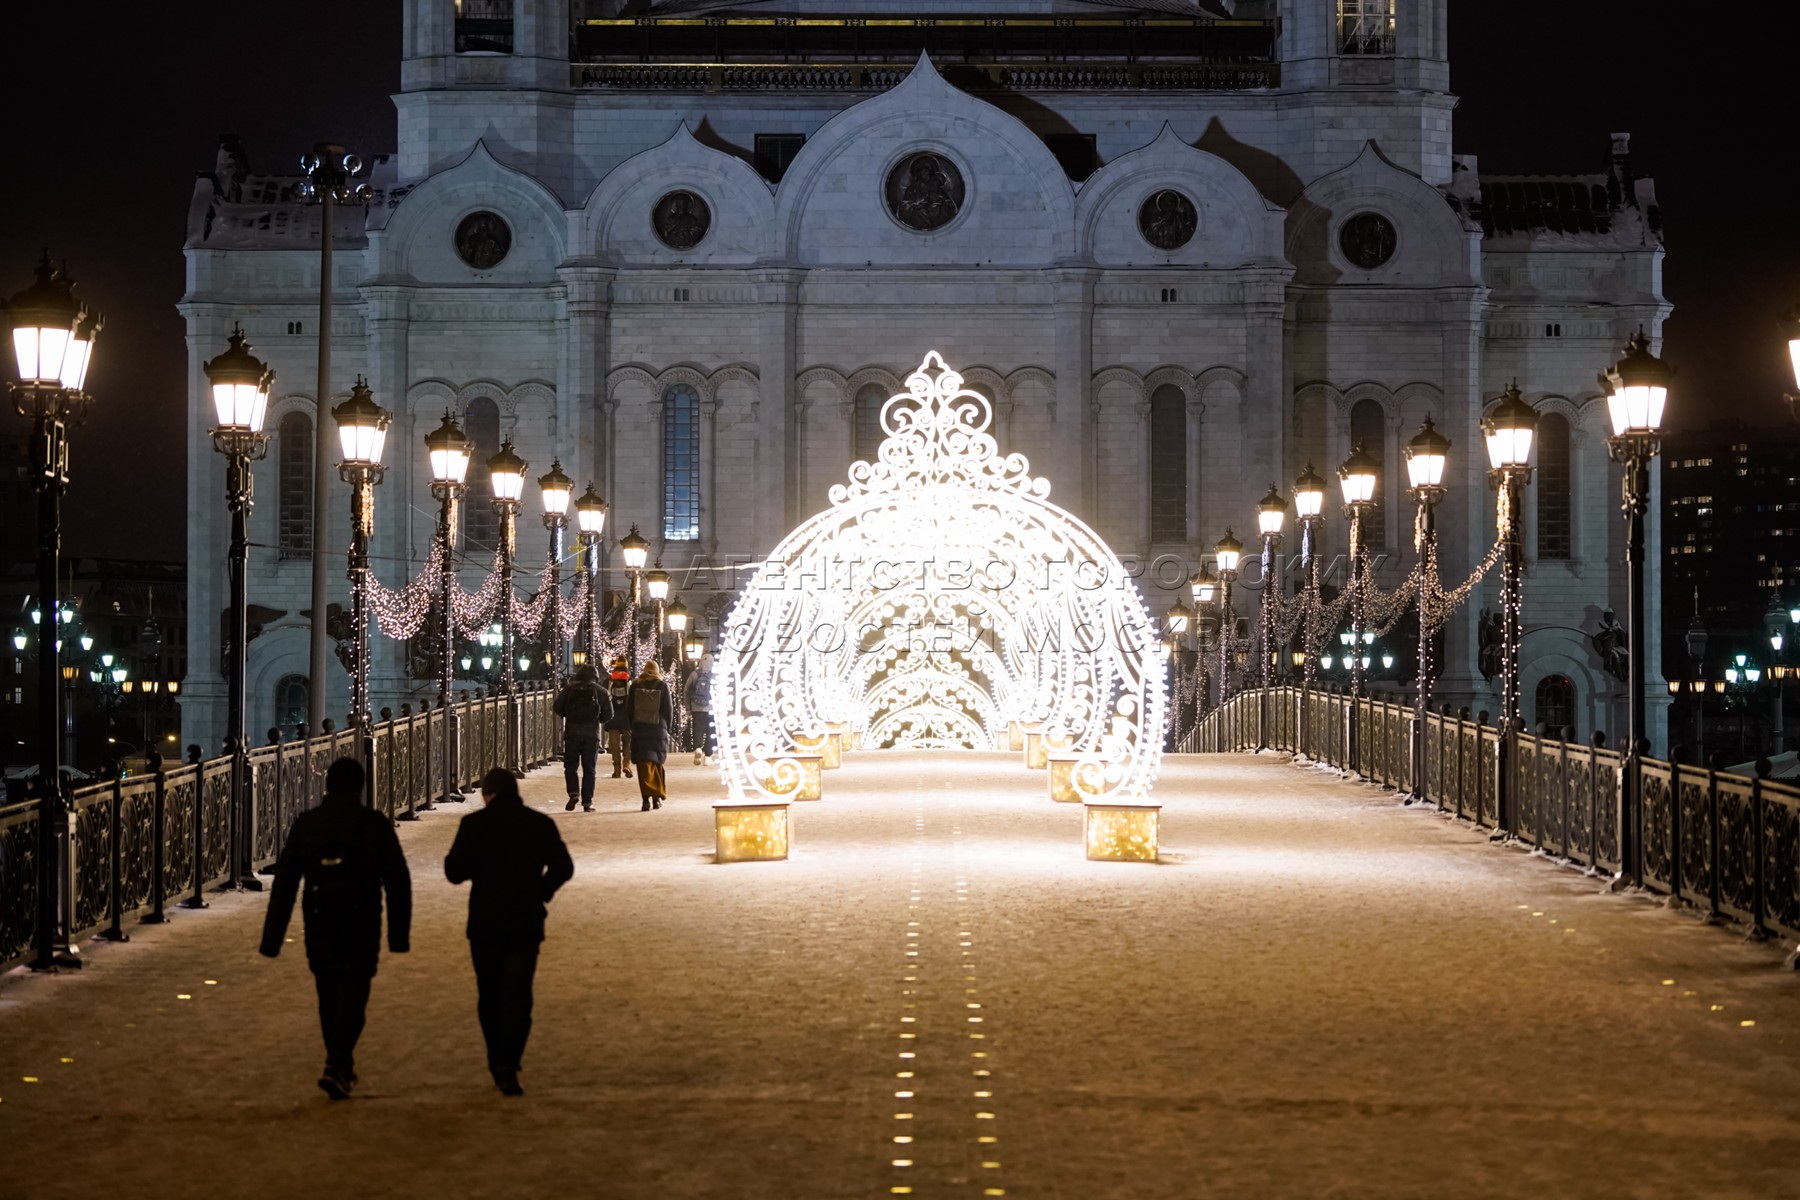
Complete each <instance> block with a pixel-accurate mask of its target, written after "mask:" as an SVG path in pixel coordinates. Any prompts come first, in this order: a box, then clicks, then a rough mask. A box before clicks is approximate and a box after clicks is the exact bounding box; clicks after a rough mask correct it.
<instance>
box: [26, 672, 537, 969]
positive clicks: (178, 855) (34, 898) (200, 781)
mask: <svg viewBox="0 0 1800 1200" xmlns="http://www.w3.org/2000/svg"><path fill="white" fill-rule="evenodd" d="M554 701H555V697H554V695H553V694H552V693H551V692H550V691H549V689H548V688H547V687H546V686H543V685H535V684H534V685H526V686H524V687H522V688H521V689H520V690H519V692H518V693H516V694H515V695H512V696H504V695H503V696H479V695H476V696H469V695H464V696H462V697H460V698H458V699H457V700H456V701H455V702H454V703H453V704H451V705H449V706H447V707H440V708H436V709H426V710H424V711H421V712H418V713H410V714H407V715H403V716H398V717H391V718H388V719H385V720H381V721H376V722H374V723H373V724H372V725H371V726H370V729H369V736H368V739H367V742H366V744H365V741H364V739H363V737H362V736H361V735H360V733H359V732H358V731H357V730H356V729H354V728H351V729H340V730H336V731H333V732H329V733H320V734H318V735H316V736H313V737H309V738H304V739H301V740H297V741H292V742H284V743H279V744H273V745H267V746H259V747H257V748H255V749H253V750H251V751H250V752H249V753H248V754H247V755H246V756H245V760H246V769H247V771H248V786H247V788H246V791H247V803H246V805H245V811H244V812H242V813H239V814H237V816H238V818H239V820H238V822H237V829H236V838H237V847H238V848H237V857H238V858H239V871H241V872H244V873H249V872H253V871H256V870H259V869H262V868H266V867H268V866H269V865H271V864H272V863H273V862H274V861H275V858H276V856H277V855H278V854H279V853H280V850H281V846H282V844H283V843H284V842H285V841H286V840H287V835H288V831H289V830H290V829H292V828H293V824H294V819H295V818H296V817H298V816H299V815H300V814H301V813H302V812H305V811H306V810H307V809H309V808H312V807H313V806H314V805H316V804H318V802H319V799H320V797H321V796H322V795H323V794H324V791H325V772H326V769H327V768H329V767H330V765H331V763H332V762H333V761H334V760H336V759H339V758H353V759H355V760H357V761H358V762H361V763H363V765H364V766H365V767H366V768H368V771H369V790H368V797H369V802H370V804H371V806H372V807H374V808H377V809H379V810H380V811H381V812H382V813H384V814H385V815H386V816H387V817H388V818H389V819H390V820H406V819H409V818H410V817H411V816H413V815H414V814H415V813H417V812H418V811H419V810H420V809H425V808H429V807H431V804H432V801H433V799H434V798H436V797H439V796H445V795H453V794H456V793H459V792H461V791H464V790H466V789H469V788H472V787H473V786H474V784H475V783H476V782H477V781H479V780H480V778H481V776H482V774H483V773H484V772H485V771H486V770H487V769H488V768H489V767H493V766H507V767H516V768H518V769H520V770H529V769H531V768H532V767H536V766H539V765H541V764H543V763H545V762H548V761H550V760H551V759H552V758H554V757H555V756H556V755H557V753H558V752H559V745H558V742H559V740H560V739H559V737H558V733H559V729H558V724H557V721H556V718H555V715H554V714H553V712H552V711H551V706H552V704H553V703H554ZM446 739H450V740H451V741H452V744H453V745H455V746H457V747H459V748H460V753H458V754H457V755H455V756H453V758H454V762H453V764H452V766H451V768H450V771H451V778H450V779H449V780H448V781H446V779H445V765H444V754H443V749H444V743H445V740H446ZM233 767H234V760H233V758H232V756H231V755H229V754H226V755H221V756H219V757H217V758H212V759H207V760H205V761H202V762H191V763H182V764H179V765H175V764H171V765H168V766H161V765H159V766H158V768H157V769H156V770H154V771H152V772H151V773H150V774H147V775H138V776H132V777H130V778H126V779H115V780H106V781H104V782H100V783H94V784H89V785H87V786H85V787H80V788H76V789H75V790H74V791H73V792H72V793H70V794H69V795H68V797H67V799H66V806H67V816H68V832H67V836H66V838H64V837H62V836H61V835H60V826H61V824H62V822H61V821H60V819H58V820H54V821H52V822H51V828H50V829H49V830H46V828H45V812H44V805H43V802H42V801H41V800H39V799H36V798H33V799H28V800H24V801H19V802H13V803H0V970H6V969H8V968H10V967H13V966H16V965H18V964H19V963H21V962H25V961H28V960H30V959H32V958H33V957H35V956H36V953H37V950H38V947H39V934H40V932H41V928H40V922H41V921H42V920H43V919H44V915H45V910H44V906H43V896H44V894H45V889H50V891H51V894H52V895H54V896H55V897H56V902H55V906H54V907H55V912H56V915H57V918H58V919H59V921H61V922H63V923H65V924H66V927H67V929H68V931H69V937H70V940H71V941H73V940H77V939H80V938H83V937H86V936H88V935H90V934H94V933H99V932H102V931H105V932H106V933H111V934H115V935H116V934H117V933H118V932H119V931H120V925H121V922H122V921H124V919H125V918H127V917H133V916H141V917H144V918H145V919H149V920H161V919H163V916H164V910H165V908H166V907H167V906H168V905H171V904H174V903H176V902H178V901H182V900H184V899H185V900H187V901H189V902H194V901H198V900H200V898H201V897H202V896H203V895H204V894H205V892H206V890H207V889H208V888H211V887H215V886H217V885H219V884H222V883H225V882H226V881H228V880H229V879H231V878H232V876H233V869H232V858H233V848H232V842H233V833H234V829H233V825H234V822H233V815H234V814H233V812H232V786H231V784H232V774H233Z"/></svg>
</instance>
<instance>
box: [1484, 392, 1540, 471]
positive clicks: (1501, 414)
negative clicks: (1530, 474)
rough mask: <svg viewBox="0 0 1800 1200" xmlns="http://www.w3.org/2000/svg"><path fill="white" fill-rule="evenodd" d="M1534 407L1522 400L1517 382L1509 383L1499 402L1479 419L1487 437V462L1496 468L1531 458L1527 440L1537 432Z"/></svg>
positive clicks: (1510, 466)
mask: <svg viewBox="0 0 1800 1200" xmlns="http://www.w3.org/2000/svg"><path fill="white" fill-rule="evenodd" d="M1537 427H1538V415H1537V409H1535V408H1533V407H1531V405H1529V404H1527V403H1525V397H1524V396H1522V395H1520V393H1519V385H1518V384H1517V383H1513V384H1511V385H1510V386H1509V387H1508V388H1507V389H1506V390H1505V391H1504V392H1502V393H1501V394H1500V402H1499V403H1498V404H1496V405H1494V409H1493V411H1492V412H1490V413H1488V415H1487V416H1485V417H1483V418H1482V420H1481V435H1482V437H1484V438H1486V439H1487V452H1488V465H1489V466H1491V467H1493V468H1494V470H1496V471H1504V470H1509V469H1512V468H1517V467H1523V466H1526V465H1527V464H1529V463H1530V462H1531V442H1532V439H1533V438H1534V437H1535V436H1536V435H1537Z"/></svg>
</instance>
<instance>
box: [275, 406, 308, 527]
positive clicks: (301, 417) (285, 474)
mask: <svg viewBox="0 0 1800 1200" xmlns="http://www.w3.org/2000/svg"><path fill="white" fill-rule="evenodd" d="M275 442H276V446H275V454H276V459H275V513H276V520H275V524H276V530H275V544H276V553H277V554H279V555H280V556H281V557H282V558H305V557H306V556H307V555H309V554H311V553H312V468H313V423H312V418H311V417H309V416H307V415H306V414H305V413H303V412H291V413H288V414H287V415H286V416H284V417H282V418H281V424H280V425H278V426H277V427H276V437H275Z"/></svg>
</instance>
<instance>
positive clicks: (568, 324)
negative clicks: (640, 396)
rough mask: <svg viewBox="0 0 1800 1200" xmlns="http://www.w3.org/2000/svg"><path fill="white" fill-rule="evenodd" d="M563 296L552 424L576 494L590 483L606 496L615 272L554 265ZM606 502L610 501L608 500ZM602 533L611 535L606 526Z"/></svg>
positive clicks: (590, 266)
mask: <svg viewBox="0 0 1800 1200" xmlns="http://www.w3.org/2000/svg"><path fill="white" fill-rule="evenodd" d="M556 274H557V277H558V278H560V279H561V280H562V285H563V297H562V313H561V317H560V322H559V323H560V325H561V328H562V357H561V362H560V364H559V366H560V370H559V374H558V377H557V384H556V423H557V429H558V432H559V433H560V434H562V435H563V437H564V444H565V445H566V446H568V447H570V454H569V457H568V459H567V460H566V462H567V465H568V471H569V474H570V475H572V476H573V477H574V478H575V492H576V494H577V495H580V494H581V491H582V490H583V489H584V488H585V487H586V486H587V485H588V484H589V483H592V484H593V485H594V490H595V491H596V492H598V493H599V494H600V495H602V496H606V495H607V493H608V488H609V486H610V481H611V475H610V473H609V470H608V468H609V467H610V465H611V463H610V459H609V450H610V442H611V437H610V434H611V429H610V428H609V425H608V422H607V417H606V412H605V406H606V401H607V396H606V374H607V371H608V369H609V368H610V365H611V364H610V355H609V354H608V353H607V342H608V338H609V334H610V324H611V316H612V283H613V278H614V276H615V275H616V274H617V272H616V271H613V270H610V269H608V268H605V267H601V266H598V265H595V264H592V263H580V264H576V265H571V266H564V267H560V268H558V269H557V272H556ZM609 503H610V501H609ZM607 536H608V537H612V536H614V534H613V531H612V530H611V528H610V521H609V528H608V530H607Z"/></svg>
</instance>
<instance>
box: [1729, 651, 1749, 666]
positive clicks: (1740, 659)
mask: <svg viewBox="0 0 1800 1200" xmlns="http://www.w3.org/2000/svg"><path fill="white" fill-rule="evenodd" d="M1732 661H1733V662H1735V663H1736V664H1737V665H1738V666H1740V667H1741V666H1743V665H1744V664H1746V663H1748V662H1749V661H1750V656H1749V655H1748V654H1739V655H1737V656H1736V657H1735V658H1733V659H1732Z"/></svg>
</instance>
